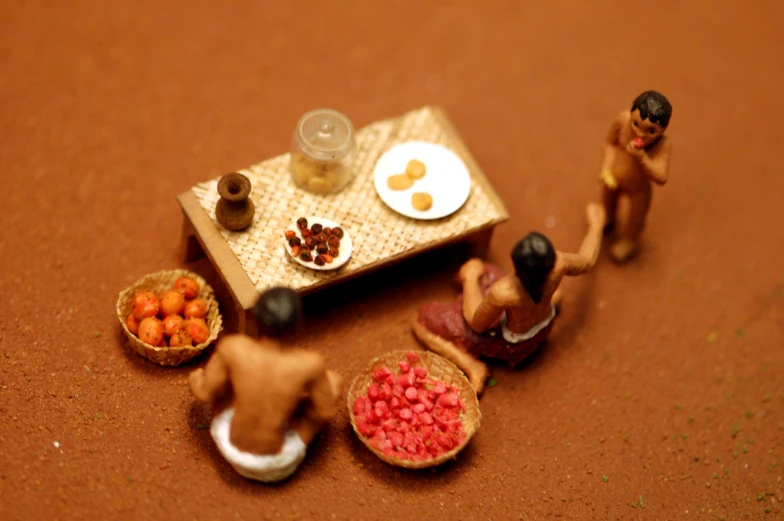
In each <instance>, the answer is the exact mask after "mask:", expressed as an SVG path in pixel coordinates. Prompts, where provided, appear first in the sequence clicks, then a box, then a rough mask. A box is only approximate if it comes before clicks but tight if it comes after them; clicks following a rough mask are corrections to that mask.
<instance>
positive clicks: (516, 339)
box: [501, 304, 556, 344]
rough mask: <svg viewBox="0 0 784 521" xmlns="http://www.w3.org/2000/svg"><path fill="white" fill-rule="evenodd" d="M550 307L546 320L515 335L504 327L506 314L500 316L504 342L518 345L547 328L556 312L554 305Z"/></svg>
mask: <svg viewBox="0 0 784 521" xmlns="http://www.w3.org/2000/svg"><path fill="white" fill-rule="evenodd" d="M550 307H551V312H550V316H548V317H547V318H546V319H544V320H542V321H541V322H539V323H538V324H535V325H534V327H532V328H531V329H529V330H528V331H526V332H525V333H515V332H514V331H511V330H510V329H509V328H508V327H507V326H506V321H507V319H506V313H504V314H503V315H502V316H501V331H502V332H503V335H504V340H506V341H507V342H509V343H510V344H519V343H520V342H525V341H526V340H531V339H532V338H533V337H535V336H536V335H537V334H538V333H539V332H540V331H541V330H543V329H544V328H546V327H547V326H549V325H550V322H552V321H553V319H554V318H555V312H556V309H555V305H553V304H551V305H550Z"/></svg>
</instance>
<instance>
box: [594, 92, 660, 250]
mask: <svg viewBox="0 0 784 521" xmlns="http://www.w3.org/2000/svg"><path fill="white" fill-rule="evenodd" d="M671 116H672V106H671V105H670V102H669V101H667V98H665V97H664V96H662V95H661V94H659V93H658V92H656V91H653V90H649V91H646V92H643V93H642V94H640V95H639V96H637V98H636V99H635V100H634V103H632V108H631V110H630V111H624V112H621V113H620V114H619V115H618V117H617V118H615V121H614V122H613V124H612V127H611V128H610V132H609V133H608V134H607V143H606V145H605V150H604V161H603V163H602V174H601V178H600V179H601V182H602V183H603V186H602V200H603V202H604V209H605V212H606V213H607V230H608V231H609V230H610V229H612V228H613V227H614V225H615V218H616V215H615V214H616V211H617V209H618V197H619V196H620V195H625V196H626V197H628V198H629V202H630V203H631V204H630V210H629V219H628V221H627V222H626V223H625V226H620V227H619V229H618V239H617V240H616V241H615V242H614V243H613V245H612V246H611V247H610V255H611V256H612V258H613V260H615V261H616V262H625V261H626V260H628V259H629V258H630V257H631V256H632V255H634V253H635V252H636V251H637V247H638V241H639V238H640V234H641V233H642V230H643V228H644V227H645V217H646V215H647V214H648V209H649V208H650V206H651V192H652V187H651V181H653V182H654V183H656V184H658V185H664V183H666V182H667V178H668V176H669V167H670V149H671V146H670V142H669V140H668V139H667V137H666V136H665V135H664V131H665V130H667V125H669V123H670V117H671Z"/></svg>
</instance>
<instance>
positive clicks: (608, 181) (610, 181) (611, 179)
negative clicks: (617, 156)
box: [601, 168, 618, 190]
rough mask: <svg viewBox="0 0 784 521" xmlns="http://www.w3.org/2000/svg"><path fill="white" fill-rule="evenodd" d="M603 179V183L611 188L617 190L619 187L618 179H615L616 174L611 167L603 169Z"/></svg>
mask: <svg viewBox="0 0 784 521" xmlns="http://www.w3.org/2000/svg"><path fill="white" fill-rule="evenodd" d="M601 180H602V183H604V185H605V186H606V187H607V188H609V189H610V190H615V189H616V188H618V181H617V180H616V179H615V176H614V175H613V173H612V171H610V169H609V168H605V169H604V170H602V176H601Z"/></svg>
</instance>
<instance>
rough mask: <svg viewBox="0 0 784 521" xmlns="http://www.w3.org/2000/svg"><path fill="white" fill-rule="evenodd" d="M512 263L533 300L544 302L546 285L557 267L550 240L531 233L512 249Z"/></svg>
mask: <svg viewBox="0 0 784 521" xmlns="http://www.w3.org/2000/svg"><path fill="white" fill-rule="evenodd" d="M512 263H513V264H514V267H515V273H516V274H517V278H518V279H520V283H522V285H523V288H525V291H526V292H527V293H528V294H529V295H530V296H531V299H533V301H534V302H539V301H540V300H542V294H543V292H544V283H545V282H547V277H548V276H549V275H550V272H551V271H553V266H555V248H553V245H552V243H551V242H550V240H549V239H548V238H547V237H545V236H544V235H542V234H541V233H537V232H532V233H529V234H528V235H526V236H525V237H524V238H523V239H522V240H521V241H520V242H518V243H517V244H515V246H514V248H512Z"/></svg>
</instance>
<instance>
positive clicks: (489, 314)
mask: <svg viewBox="0 0 784 521" xmlns="http://www.w3.org/2000/svg"><path fill="white" fill-rule="evenodd" d="M483 271H484V263H482V261H481V260H480V259H471V260H469V261H468V262H466V263H465V264H464V265H463V266H462V267H461V268H460V273H459V278H460V280H461V281H462V283H463V318H465V320H466V322H468V325H469V326H471V329H473V330H474V331H476V332H477V333H481V332H483V331H485V330H486V329H488V328H490V326H492V325H493V324H494V323H495V321H496V320H498V318H499V317H500V316H501V314H502V313H503V311H504V310H503V307H500V306H499V302H497V301H496V300H497V299H496V298H495V297H494V294H493V291H492V288H491V290H490V292H489V293H488V295H487V297H483V296H482V286H481V284H480V283H479V279H480V278H481V277H482V273H483Z"/></svg>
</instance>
